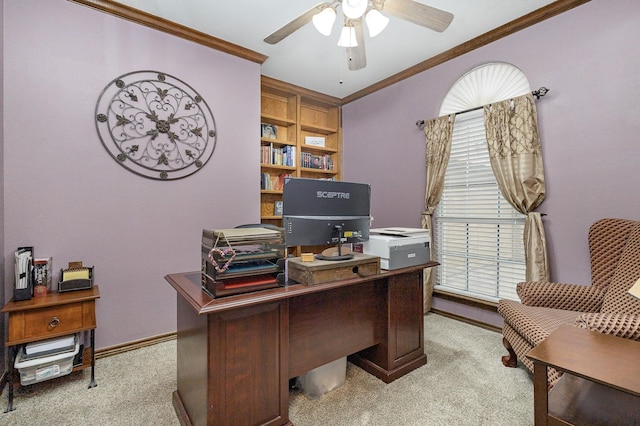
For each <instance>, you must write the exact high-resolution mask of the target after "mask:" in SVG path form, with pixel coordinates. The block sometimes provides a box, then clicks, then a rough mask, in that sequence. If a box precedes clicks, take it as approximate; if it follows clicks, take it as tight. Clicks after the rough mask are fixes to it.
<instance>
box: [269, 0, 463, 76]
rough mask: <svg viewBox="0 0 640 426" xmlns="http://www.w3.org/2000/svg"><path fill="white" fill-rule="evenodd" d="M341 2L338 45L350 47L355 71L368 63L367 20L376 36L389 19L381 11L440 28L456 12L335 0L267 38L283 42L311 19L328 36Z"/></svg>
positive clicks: (406, 0) (393, 1)
mask: <svg viewBox="0 0 640 426" xmlns="http://www.w3.org/2000/svg"><path fill="white" fill-rule="evenodd" d="M338 6H341V8H342V13H343V15H344V25H343V27H342V31H341V34H340V39H339V40H338V46H342V47H346V48H347V57H348V60H349V69H350V70H354V71H355V70H359V69H362V68H364V67H365V66H366V65H367V59H366V56H365V50H364V23H365V22H366V24H367V28H368V29H369V36H370V37H374V36H376V35H377V34H379V33H380V32H381V31H382V30H383V29H384V28H385V27H386V25H387V23H388V22H389V18H387V17H386V16H384V15H383V14H382V13H381V12H384V13H386V14H389V15H392V16H395V17H396V18H400V19H404V20H405V21H409V22H412V23H414V24H417V25H420V26H423V27H426V28H429V29H432V30H434V31H438V32H442V31H444V30H446V29H447V27H448V26H449V24H450V23H451V21H452V20H453V14H451V13H449V12H445V11H444V10H441V9H436V8H435V7H431V6H427V5H425V4H422V3H418V2H417V1H414V0H334V1H332V2H324V3H319V4H317V5H315V6H314V7H312V8H311V9H309V10H307V11H306V12H304V13H303V14H301V15H300V16H298V17H297V18H295V19H293V20H292V21H291V22H289V23H287V24H285V25H284V26H282V27H281V28H279V29H277V30H276V31H274V32H273V33H272V34H270V35H269V36H267V37H266V38H265V39H264V41H265V42H266V43H269V44H276V43H279V42H280V41H282V40H283V39H285V38H286V37H287V36H289V35H291V34H293V33H294V32H296V31H297V30H299V29H300V28H302V27H303V26H305V25H306V24H308V23H309V22H310V21H313V24H314V26H315V27H316V29H317V30H318V31H319V32H320V33H321V34H323V35H326V36H328V35H330V34H331V30H332V27H333V23H334V21H335V19H336V10H337V8H338Z"/></svg>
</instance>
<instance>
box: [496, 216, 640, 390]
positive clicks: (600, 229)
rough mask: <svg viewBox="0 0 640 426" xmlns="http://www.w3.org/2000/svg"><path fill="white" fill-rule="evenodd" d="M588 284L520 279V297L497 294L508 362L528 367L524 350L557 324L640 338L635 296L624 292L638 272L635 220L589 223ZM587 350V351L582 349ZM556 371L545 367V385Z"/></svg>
mask: <svg viewBox="0 0 640 426" xmlns="http://www.w3.org/2000/svg"><path fill="white" fill-rule="evenodd" d="M588 240H589V254H590V257H591V279H592V282H591V285H577V284H563V283H553V282H522V283H518V284H517V287H516V290H517V294H518V296H519V297H520V302H516V301H512V300H501V301H500V302H499V303H498V312H499V313H500V315H502V317H503V318H504V325H503V328H502V333H503V340H502V341H503V344H504V346H505V348H506V349H507V351H508V352H509V355H505V356H503V357H502V363H503V364H504V365H505V366H507V367H516V366H517V363H518V359H519V360H520V361H521V362H522V364H524V366H525V367H526V368H528V369H529V371H533V363H532V362H531V360H529V359H528V358H527V357H526V354H527V353H528V352H529V351H530V350H531V349H533V348H534V347H535V346H536V345H537V344H538V343H540V342H542V341H543V340H544V339H545V338H546V337H547V336H549V334H551V332H552V331H554V330H555V329H556V328H558V326H560V325H561V324H570V325H574V326H576V327H581V328H586V329H589V330H595V331H598V332H601V333H605V334H610V335H613V336H618V337H623V338H628V339H634V340H639V341H640V300H639V299H636V298H635V297H633V296H631V295H630V294H628V290H629V288H631V286H632V285H633V284H634V283H635V281H636V280H638V278H640V221H633V220H624V219H601V220H599V221H597V222H595V223H594V224H593V225H591V227H590V228H589V237H588ZM586 356H588V355H586ZM560 376H561V373H559V372H558V371H556V370H555V369H553V368H549V369H548V377H547V379H548V386H549V388H551V387H553V385H554V384H555V383H556V381H557V380H558V379H559V378H560Z"/></svg>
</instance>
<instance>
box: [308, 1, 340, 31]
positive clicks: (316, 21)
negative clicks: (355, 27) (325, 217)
mask: <svg viewBox="0 0 640 426" xmlns="http://www.w3.org/2000/svg"><path fill="white" fill-rule="evenodd" d="M312 21H313V26H314V27H316V30H318V32H319V33H320V34H322V35H325V36H328V35H331V30H332V29H333V23H334V22H335V21H336V11H335V10H333V8H331V7H327V8H326V9H324V10H323V11H322V12H320V13H318V14H316V15H313V18H312Z"/></svg>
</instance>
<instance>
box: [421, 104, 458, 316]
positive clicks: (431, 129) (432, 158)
mask: <svg viewBox="0 0 640 426" xmlns="http://www.w3.org/2000/svg"><path fill="white" fill-rule="evenodd" d="M455 117H456V116H455V114H451V115H449V116H443V117H438V118H435V119H433V120H430V121H426V122H425V123H424V133H425V136H426V141H427V153H426V157H425V164H426V167H427V185H426V186H427V187H426V190H425V197H424V211H423V212H422V228H423V229H428V230H429V236H430V237H431V240H430V241H431V244H429V247H430V249H431V259H433V258H434V252H433V232H432V224H431V215H432V214H433V212H434V211H435V209H436V206H437V205H438V203H439V202H440V197H441V196H442V190H443V188H444V173H445V171H446V169H447V164H449V155H450V154H451V135H452V133H453V123H454V121H455ZM432 271H433V268H427V269H425V270H424V312H429V311H430V310H431V298H432V295H433V272H432Z"/></svg>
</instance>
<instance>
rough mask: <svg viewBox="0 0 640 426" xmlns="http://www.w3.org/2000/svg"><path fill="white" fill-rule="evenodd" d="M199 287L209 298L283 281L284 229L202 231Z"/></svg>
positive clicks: (260, 228)
mask: <svg viewBox="0 0 640 426" xmlns="http://www.w3.org/2000/svg"><path fill="white" fill-rule="evenodd" d="M201 248H202V250H201V253H202V288H203V290H204V291H205V292H206V293H208V294H209V295H210V296H211V297H223V296H231V295H235V294H240V293H246V292H250V291H258V290H265V289H269V288H274V287H278V286H280V285H283V284H284V260H285V245H284V230H283V229H281V228H279V229H267V228H262V227H255V228H232V229H218V230H215V229H203V230H202V245H201Z"/></svg>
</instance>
